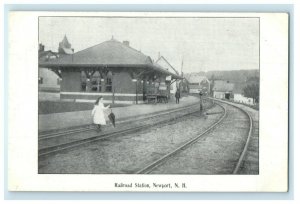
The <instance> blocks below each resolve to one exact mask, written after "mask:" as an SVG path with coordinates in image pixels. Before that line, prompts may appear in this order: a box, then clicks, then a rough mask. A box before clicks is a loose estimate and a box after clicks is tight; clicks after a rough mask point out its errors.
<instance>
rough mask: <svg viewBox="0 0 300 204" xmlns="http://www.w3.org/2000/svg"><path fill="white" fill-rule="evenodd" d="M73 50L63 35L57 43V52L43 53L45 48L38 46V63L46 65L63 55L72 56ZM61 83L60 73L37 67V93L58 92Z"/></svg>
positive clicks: (41, 45) (48, 51)
mask: <svg viewBox="0 0 300 204" xmlns="http://www.w3.org/2000/svg"><path fill="white" fill-rule="evenodd" d="M73 52H74V49H72V45H71V44H70V43H69V41H68V39H67V36H66V35H65V36H64V38H63V40H62V41H61V42H60V43H59V46H58V52H53V51H51V50H47V51H45V46H44V45H43V44H41V43H40V44H39V63H47V62H49V61H52V60H55V59H57V58H60V57H63V56H65V55H70V54H73ZM60 83H61V73H60V72H59V71H58V70H52V69H49V68H47V67H43V66H39V91H47V92H59V90H60Z"/></svg>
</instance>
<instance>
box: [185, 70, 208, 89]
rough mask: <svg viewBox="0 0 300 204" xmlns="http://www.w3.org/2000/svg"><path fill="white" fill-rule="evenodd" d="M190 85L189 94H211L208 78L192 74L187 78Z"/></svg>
mask: <svg viewBox="0 0 300 204" xmlns="http://www.w3.org/2000/svg"><path fill="white" fill-rule="evenodd" d="M187 80H188V82H189V83H188V84H189V93H199V92H200V91H202V92H203V93H206V94H209V93H210V82H209V80H208V79H207V77H206V76H203V75H199V74H191V75H189V77H188V78H187Z"/></svg>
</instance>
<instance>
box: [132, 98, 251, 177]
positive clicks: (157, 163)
mask: <svg viewBox="0 0 300 204" xmlns="http://www.w3.org/2000/svg"><path fill="white" fill-rule="evenodd" d="M211 100H215V99H211ZM215 101H219V102H223V103H226V104H228V105H230V106H233V107H235V108H237V109H239V110H241V111H242V112H243V113H245V114H246V115H247V116H248V118H249V123H250V126H249V132H248V135H247V141H246V143H245V146H244V148H243V151H242V153H241V155H240V157H239V160H238V162H237V164H236V166H235V169H234V171H233V174H237V173H238V171H239V169H240V166H241V164H242V161H243V160H244V157H245V154H246V152H247V149H248V146H249V143H250V138H251V135H252V128H253V119H252V117H251V116H250V114H249V113H248V112H247V111H245V110H243V109H242V108H240V107H238V106H236V105H233V104H231V103H227V102H224V101H220V100H215ZM216 104H218V103H216ZM218 105H219V106H220V107H222V108H223V110H224V114H223V116H222V117H221V118H220V119H219V120H218V121H217V122H216V123H214V124H213V125H212V126H210V127H209V128H208V129H207V130H205V131H204V132H203V133H201V134H200V135H198V136H196V137H194V138H193V139H191V140H189V141H187V142H186V143H184V144H183V145H181V146H180V147H178V148H176V149H175V150H173V151H171V152H169V153H168V154H166V155H164V156H163V157H161V158H159V159H157V160H156V161H154V162H152V163H151V164H149V165H147V166H146V167H144V168H143V169H141V170H139V171H137V172H136V174H148V173H150V172H152V171H153V170H154V169H155V168H157V167H158V166H160V165H162V164H163V163H164V162H165V161H166V160H167V159H169V158H171V157H172V156H174V155H175V154H177V153H178V152H180V151H182V150H183V149H185V148H186V147H188V146H189V145H192V144H193V143H195V142H197V141H198V140H199V139H200V138H201V137H202V136H204V135H205V134H207V133H208V132H210V131H211V130H212V129H213V128H215V127H216V126H217V125H219V124H220V123H221V122H222V121H223V120H224V118H225V117H226V114H227V110H226V108H225V107H224V106H222V105H221V104H218Z"/></svg>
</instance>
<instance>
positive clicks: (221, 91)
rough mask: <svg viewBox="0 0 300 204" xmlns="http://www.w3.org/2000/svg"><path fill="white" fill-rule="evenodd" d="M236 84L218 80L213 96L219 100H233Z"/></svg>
mask: <svg viewBox="0 0 300 204" xmlns="http://www.w3.org/2000/svg"><path fill="white" fill-rule="evenodd" d="M233 89H234V84H233V83H230V82H229V81H223V80H216V81H214V87H213V89H212V90H213V96H214V98H219V99H228V100H229V99H231V98H233Z"/></svg>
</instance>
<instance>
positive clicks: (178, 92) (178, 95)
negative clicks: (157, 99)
mask: <svg viewBox="0 0 300 204" xmlns="http://www.w3.org/2000/svg"><path fill="white" fill-rule="evenodd" d="M175 98H176V104H177V103H178V104H179V98H180V91H179V89H177V91H176V93H175Z"/></svg>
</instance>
